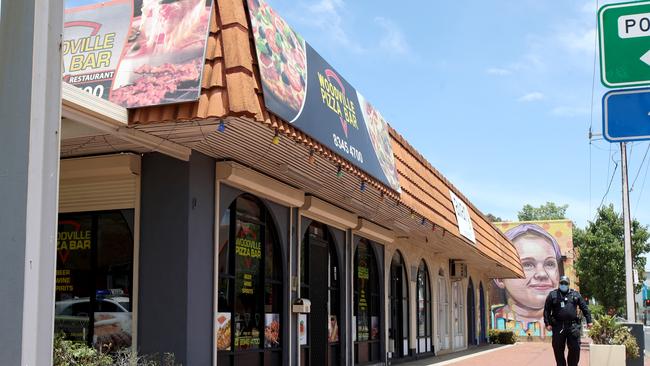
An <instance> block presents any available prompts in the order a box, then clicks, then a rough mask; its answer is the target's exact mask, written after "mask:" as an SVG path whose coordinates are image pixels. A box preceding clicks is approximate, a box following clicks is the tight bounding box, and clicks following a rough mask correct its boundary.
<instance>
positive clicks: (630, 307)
mask: <svg viewBox="0 0 650 366" xmlns="http://www.w3.org/2000/svg"><path fill="white" fill-rule="evenodd" d="M621 176H622V179H623V189H622V190H623V227H624V230H625V307H626V308H627V321H628V322H630V323H633V322H636V315H635V306H634V278H632V277H633V273H634V272H633V270H632V233H631V227H630V195H629V192H630V191H629V189H628V187H627V146H626V143H625V142H621Z"/></svg>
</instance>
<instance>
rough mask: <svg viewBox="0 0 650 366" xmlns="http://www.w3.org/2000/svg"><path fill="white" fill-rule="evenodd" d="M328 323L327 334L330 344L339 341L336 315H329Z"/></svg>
mask: <svg viewBox="0 0 650 366" xmlns="http://www.w3.org/2000/svg"><path fill="white" fill-rule="evenodd" d="M329 319H330V321H329V322H328V323H327V334H328V337H327V338H328V340H329V341H330V343H333V342H338V341H339V322H338V319H337V318H336V315H330V317H329Z"/></svg>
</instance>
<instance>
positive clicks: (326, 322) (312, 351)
mask: <svg viewBox="0 0 650 366" xmlns="http://www.w3.org/2000/svg"><path fill="white" fill-rule="evenodd" d="M301 245H302V246H301V250H300V256H301V260H300V279H301V285H300V286H301V287H300V288H301V290H300V296H301V297H303V298H308V299H309V300H310V301H311V313H309V314H308V315H307V319H308V321H307V324H308V326H307V333H308V335H307V344H305V345H301V360H302V362H303V363H302V364H303V365H313V366H315V365H329V366H334V365H339V364H340V361H341V341H340V338H341V332H340V329H339V327H340V326H341V325H342V324H343V322H342V319H341V300H340V299H341V270H340V268H341V267H340V265H339V263H340V262H339V257H338V254H337V251H336V246H335V242H334V238H333V236H332V233H331V232H330V229H329V227H328V226H327V225H324V224H321V223H319V222H315V221H314V222H312V223H311V224H310V225H309V226H308V227H307V230H306V232H305V235H304V237H303V240H302V244H301Z"/></svg>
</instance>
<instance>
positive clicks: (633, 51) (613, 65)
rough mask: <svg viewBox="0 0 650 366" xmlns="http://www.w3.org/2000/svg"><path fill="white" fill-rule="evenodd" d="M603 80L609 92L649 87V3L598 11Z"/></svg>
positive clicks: (622, 5) (619, 5) (610, 6)
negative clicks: (640, 86) (617, 89)
mask: <svg viewBox="0 0 650 366" xmlns="http://www.w3.org/2000/svg"><path fill="white" fill-rule="evenodd" d="M598 38H599V44H600V79H601V81H602V83H603V85H605V86H607V87H610V88H620V87H629V86H639V85H648V84H650V1H635V2H629V3H619V4H610V5H605V6H603V7H601V8H600V10H599V11H598Z"/></svg>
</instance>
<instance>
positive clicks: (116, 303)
mask: <svg viewBox="0 0 650 366" xmlns="http://www.w3.org/2000/svg"><path fill="white" fill-rule="evenodd" d="M133 216H134V211H133V210H121V211H107V212H87V213H72V214H61V215H59V226H58V233H57V250H56V252H57V265H56V294H55V296H56V298H55V301H56V302H55V309H54V312H55V318H54V319H55V320H54V331H55V333H58V334H62V335H63V336H64V337H66V338H68V339H72V340H78V341H83V342H86V343H88V344H89V345H94V346H95V347H97V348H102V349H103V350H106V351H113V350H116V349H119V348H123V347H130V346H131V335H132V327H133V324H132V322H131V320H132V316H131V304H132V290H133V221H134V217H133Z"/></svg>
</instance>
